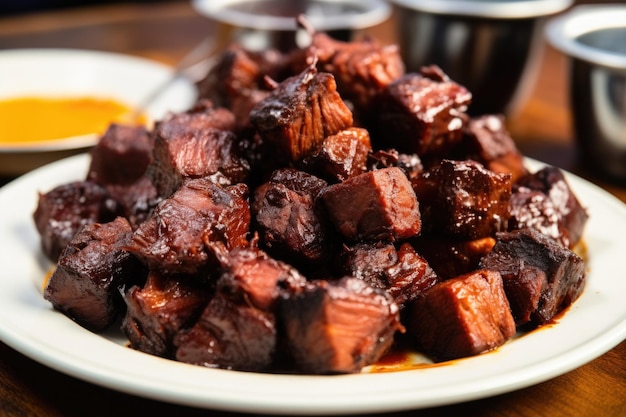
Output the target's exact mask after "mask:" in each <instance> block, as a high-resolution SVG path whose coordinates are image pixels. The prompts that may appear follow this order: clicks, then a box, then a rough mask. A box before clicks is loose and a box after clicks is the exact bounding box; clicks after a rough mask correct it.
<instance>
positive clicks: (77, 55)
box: [0, 48, 197, 175]
mask: <svg viewBox="0 0 626 417" xmlns="http://www.w3.org/2000/svg"><path fill="white" fill-rule="evenodd" d="M172 71H173V70H172V68H170V67H169V66H167V65H164V64H161V63H158V62H155V61H151V60H148V59H144V58H139V57H134V56H129V55H122V54H116V53H110V52H99V51H90V50H79V49H53V48H51V49H7V50H3V51H0V100H1V99H6V98H11V97H20V96H33V95H34V96H40V97H41V96H48V97H50V96H52V97H77V96H89V97H101V98H112V99H116V100H118V101H121V102H123V103H125V104H127V105H129V106H131V107H133V106H138V105H140V104H141V103H142V102H143V101H144V100H145V99H147V98H148V97H149V96H150V95H151V93H152V92H153V91H154V90H155V89H157V88H158V87H160V86H161V85H163V84H164V83H165V82H166V81H167V80H168V79H169V77H170V76H171V74H172ZM196 96H197V90H196V88H195V86H194V84H193V83H192V82H191V81H189V80H187V79H185V78H182V77H181V78H179V79H177V80H176V81H175V82H173V83H172V84H171V85H170V86H169V87H168V88H167V89H166V90H164V91H163V93H162V94H161V95H159V96H158V97H157V98H156V99H155V100H154V101H153V102H152V103H151V104H150V105H149V106H148V107H147V108H146V113H147V115H148V118H149V119H151V120H153V121H154V120H159V119H161V118H162V117H163V116H165V115H166V114H167V112H168V111H174V112H179V111H183V110H187V109H188V108H189V107H190V106H191V105H192V104H193V102H194V101H195V99H196ZM34 122H36V121H34ZM96 141H97V135H84V136H76V137H70V138H59V139H55V140H46V141H40V142H32V143H24V144H8V143H0V174H11V175H14V174H21V173H24V172H26V171H28V170H30V169H31V168H33V167H34V166H33V165H40V164H41V163H42V162H49V160H50V158H53V159H58V158H59V156H62V155H63V153H62V152H67V151H71V150H76V149H84V148H86V147H89V146H92V145H94V144H95V143H96Z"/></svg>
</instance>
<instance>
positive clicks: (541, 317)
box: [480, 228, 585, 326]
mask: <svg viewBox="0 0 626 417" xmlns="http://www.w3.org/2000/svg"><path fill="white" fill-rule="evenodd" d="M480 266H481V268H486V269H490V270H494V271H498V272H499V273H500V274H501V275H502V279H503V281H504V289H505V291H506V294H507V297H508V299H509V302H510V304H511V309H512V311H513V314H514V317H515V319H516V322H517V324H518V325H523V324H526V323H529V324H530V325H531V326H537V325H542V324H546V323H549V322H550V320H552V319H553V318H554V316H555V315H556V314H558V313H559V312H560V311H562V310H563V309H564V308H566V307H568V306H569V305H570V304H571V303H572V302H574V301H575V300H576V299H577V298H578V297H579V296H580V294H581V293H582V290H583V288H584V284H585V264H584V262H583V260H582V259H581V258H580V257H579V256H578V255H576V254H575V253H574V252H572V251H571V250H569V249H568V248H566V247H564V246H562V245H560V244H558V243H557V242H556V241H555V240H553V239H551V238H549V237H548V236H546V235H544V234H542V233H540V232H538V231H537V230H535V229H532V228H527V229H520V230H515V231H513V232H508V233H500V234H498V238H497V242H496V244H495V246H494V247H493V249H492V250H491V251H490V252H489V253H488V254H487V255H486V256H485V257H484V258H483V259H482V260H481V262H480Z"/></svg>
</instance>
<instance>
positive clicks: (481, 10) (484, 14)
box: [390, 0, 573, 19]
mask: <svg viewBox="0 0 626 417" xmlns="http://www.w3.org/2000/svg"><path fill="white" fill-rule="evenodd" d="M390 2H391V3H392V4H395V5H397V6H401V7H404V8H406V9H410V10H415V11H420V12H426V13H434V14H442V15H458V16H470V17H478V18H491V19H523V18H534V17H541V16H548V15H552V14H556V13H559V12H562V11H563V10H565V9H567V8H568V7H570V6H571V5H572V3H573V0H512V1H493V0H472V1H468V0H390Z"/></svg>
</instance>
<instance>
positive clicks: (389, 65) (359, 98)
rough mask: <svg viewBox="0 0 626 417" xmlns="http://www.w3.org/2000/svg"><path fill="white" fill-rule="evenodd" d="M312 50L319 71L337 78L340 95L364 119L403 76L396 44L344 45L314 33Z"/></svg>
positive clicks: (367, 41)
mask: <svg viewBox="0 0 626 417" xmlns="http://www.w3.org/2000/svg"><path fill="white" fill-rule="evenodd" d="M309 50H310V52H309V53H311V54H314V55H315V56H316V57H317V58H318V64H317V67H318V69H319V70H320V71H324V72H329V73H331V74H333V75H334V76H335V78H336V80H337V88H338V90H339V93H340V94H341V96H342V97H344V98H345V99H346V100H349V101H351V102H352V103H354V104H355V106H356V108H357V109H358V111H359V114H363V115H364V116H366V115H367V114H370V113H371V111H372V110H370V109H372V108H375V105H374V104H375V99H376V97H378V95H379V94H380V93H381V92H382V91H383V90H384V88H385V87H386V86H387V85H389V84H390V83H391V82H392V81H393V80H395V79H397V78H399V77H401V76H402V75H404V63H403V62H402V58H401V57H400V53H399V50H398V47H397V45H381V44H379V43H378V42H377V41H375V40H373V39H365V40H361V41H353V42H342V41H338V40H334V39H332V38H331V37H329V36H328V35H326V34H324V33H315V34H314V35H313V38H312V41H311V45H310V46H309Z"/></svg>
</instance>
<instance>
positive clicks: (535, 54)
mask: <svg viewBox="0 0 626 417" xmlns="http://www.w3.org/2000/svg"><path fill="white" fill-rule="evenodd" d="M391 3H393V5H394V9H395V12H396V16H397V20H398V38H399V45H400V50H401V53H402V57H403V59H404V61H405V64H406V67H407V70H408V71H412V72H416V71H418V70H419V69H420V68H421V67H422V66H424V65H430V64H436V65H438V66H439V67H441V68H442V69H443V70H444V72H446V73H447V74H448V75H449V76H450V78H451V79H453V80H454V81H456V82H458V83H459V84H462V85H464V86H465V87H467V88H468V89H469V90H470V91H471V92H472V96H473V97H472V104H471V105H470V107H469V113H470V114H473V115H480V114H494V113H503V114H513V113H515V112H516V111H517V110H518V109H519V108H520V106H521V104H523V102H524V101H525V99H526V96H527V95H528V94H529V93H530V91H531V88H532V85H533V84H534V81H535V75H536V71H537V68H538V63H539V58H540V56H539V55H540V53H541V47H542V42H543V39H542V32H543V24H544V23H545V20H546V18H547V17H548V16H550V15H552V14H554V13H558V12H560V11H562V10H564V9H565V8H567V7H569V6H570V5H571V4H572V0H508V1H507V0H500V1H497V0H391Z"/></svg>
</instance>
